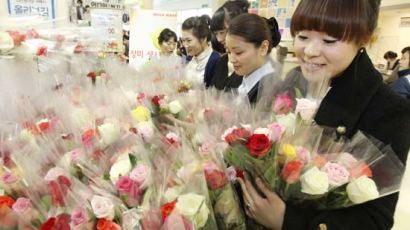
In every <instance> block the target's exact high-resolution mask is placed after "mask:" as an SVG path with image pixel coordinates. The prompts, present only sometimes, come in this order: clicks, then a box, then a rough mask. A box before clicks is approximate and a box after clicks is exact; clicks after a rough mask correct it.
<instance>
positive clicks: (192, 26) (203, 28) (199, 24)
mask: <svg viewBox="0 0 410 230" xmlns="http://www.w3.org/2000/svg"><path fill="white" fill-rule="evenodd" d="M210 21H211V18H210V17H209V16H208V15H202V16H201V17H190V18H188V19H186V20H185V21H184V22H183V23H182V30H192V34H193V35H194V36H195V37H196V38H198V39H204V38H206V41H208V42H209V41H210V40H211V30H210V29H209V24H210Z"/></svg>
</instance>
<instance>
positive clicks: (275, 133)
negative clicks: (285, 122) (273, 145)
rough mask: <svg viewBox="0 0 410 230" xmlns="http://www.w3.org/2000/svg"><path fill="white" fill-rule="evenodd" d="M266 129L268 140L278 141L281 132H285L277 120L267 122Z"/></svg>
mask: <svg viewBox="0 0 410 230" xmlns="http://www.w3.org/2000/svg"><path fill="white" fill-rule="evenodd" d="M268 129H269V131H270V140H271V141H272V142H276V141H279V140H280V138H281V137H282V134H283V132H285V128H284V127H283V126H282V125H281V124H279V123H278V122H275V123H272V124H269V125H268Z"/></svg>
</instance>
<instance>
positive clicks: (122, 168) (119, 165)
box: [110, 154, 132, 184]
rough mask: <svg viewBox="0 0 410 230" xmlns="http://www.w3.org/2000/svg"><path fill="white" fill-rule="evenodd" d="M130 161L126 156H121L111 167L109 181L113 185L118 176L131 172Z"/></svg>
mask: <svg viewBox="0 0 410 230" xmlns="http://www.w3.org/2000/svg"><path fill="white" fill-rule="evenodd" d="M131 167H132V166H131V161H130V158H129V156H128V154H122V155H120V156H119V157H118V158H117V161H116V162H115V163H114V164H113V165H112V166H111V169H110V180H111V182H112V183H113V184H115V183H116V182H117V180H118V178H119V177H120V176H124V175H127V174H128V172H129V171H131Z"/></svg>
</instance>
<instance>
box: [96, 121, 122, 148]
mask: <svg viewBox="0 0 410 230" xmlns="http://www.w3.org/2000/svg"><path fill="white" fill-rule="evenodd" d="M98 131H99V133H100V135H101V142H102V143H103V144H104V145H105V146H108V145H110V144H112V143H114V142H115V141H116V140H117V139H118V137H119V136H120V127H118V126H117V125H115V124H113V123H104V124H102V125H100V126H98Z"/></svg>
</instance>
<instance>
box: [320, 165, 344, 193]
mask: <svg viewBox="0 0 410 230" xmlns="http://www.w3.org/2000/svg"><path fill="white" fill-rule="evenodd" d="M322 171H324V172H326V173H327V176H328V178H329V184H330V185H331V186H335V187H337V186H341V185H343V184H346V183H347V182H349V175H350V174H349V171H347V169H346V168H345V167H343V166H341V165H340V164H337V163H330V162H328V163H326V164H325V166H323V168H322Z"/></svg>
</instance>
